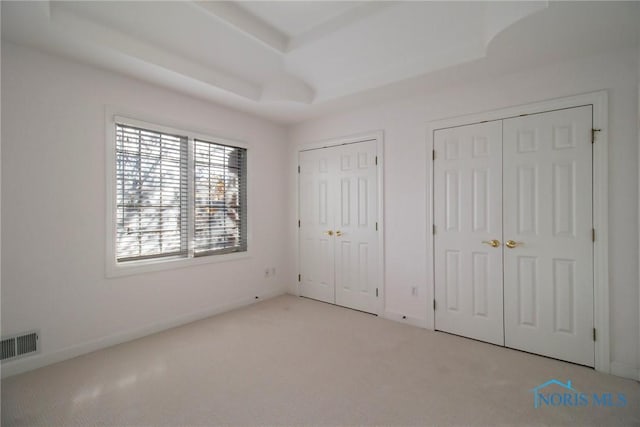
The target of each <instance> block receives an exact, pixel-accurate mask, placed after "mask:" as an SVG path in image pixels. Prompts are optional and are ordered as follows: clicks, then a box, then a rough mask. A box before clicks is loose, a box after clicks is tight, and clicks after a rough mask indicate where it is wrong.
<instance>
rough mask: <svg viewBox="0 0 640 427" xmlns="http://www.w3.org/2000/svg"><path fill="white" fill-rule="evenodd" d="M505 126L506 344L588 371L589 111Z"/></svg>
mask: <svg viewBox="0 0 640 427" xmlns="http://www.w3.org/2000/svg"><path fill="white" fill-rule="evenodd" d="M503 123H504V141H503V159H504V162H503V164H504V168H503V176H504V239H505V241H507V243H508V241H513V242H516V243H517V246H515V247H514V248H510V247H509V246H508V245H507V246H505V247H504V304H505V309H504V314H505V343H506V346H507V347H512V348H516V349H520V350H525V351H529V352H534V353H538V354H543V355H546V356H550V357H555V358H558V359H562V360H567V361H571V362H574V363H579V364H583V365H588V366H594V342H593V327H594V321H593V310H594V305H593V295H594V290H593V241H592V227H593V221H592V135H591V129H592V107H591V106H590V105H589V106H584V107H577V108H571V109H564V110H559V111H552V112H547V113H540V114H532V115H528V116H524V117H516V118H511V119H506V120H504V122H503Z"/></svg>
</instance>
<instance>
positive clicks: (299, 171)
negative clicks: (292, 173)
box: [298, 165, 300, 173]
mask: <svg viewBox="0 0 640 427" xmlns="http://www.w3.org/2000/svg"><path fill="white" fill-rule="evenodd" d="M298 173H300V165H298Z"/></svg>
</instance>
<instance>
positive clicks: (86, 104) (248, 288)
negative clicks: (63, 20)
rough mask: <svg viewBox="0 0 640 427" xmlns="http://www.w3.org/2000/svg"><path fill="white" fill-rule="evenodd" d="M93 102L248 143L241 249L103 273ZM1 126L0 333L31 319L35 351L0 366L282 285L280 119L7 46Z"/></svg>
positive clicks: (132, 333) (285, 272) (283, 148)
mask: <svg viewBox="0 0 640 427" xmlns="http://www.w3.org/2000/svg"><path fill="white" fill-rule="evenodd" d="M105 105H113V106H116V107H121V108H125V109H126V110H127V111H140V112H142V113H144V114H145V115H146V117H157V118H158V121H161V124H166V125H173V126H179V127H182V128H186V129H192V130H195V131H200V132H203V133H208V134H213V135H221V136H226V137H230V138H234V139H239V140H242V141H245V142H247V143H248V144H249V150H250V151H249V156H250V157H249V161H250V162H251V171H250V176H249V179H250V181H249V186H250V188H251V190H250V191H251V192H250V194H252V197H251V198H250V199H249V208H250V215H251V224H250V226H251V230H252V237H253V244H252V247H251V250H252V257H251V258H250V259H244V260H239V261H233V262H221V263H214V264H207V265H201V266H195V267H187V268H181V269H176V270H170V271H164V272H157V273H149V274H140V275H135V276H128V277H120V278H114V279H106V278H105V233H106V231H105V204H106V195H105V154H104V153H105ZM146 117H145V118H146ZM2 125H3V126H2V142H3V147H2V148H3V156H2V162H3V163H2V266H3V269H2V334H3V335H7V334H12V333H18V332H22V331H28V330H31V329H39V330H40V332H41V333H40V344H41V349H42V353H41V354H40V355H37V356H33V357H29V358H25V359H22V360H16V361H10V362H8V363H5V364H3V367H2V368H3V374H11V373H15V372H18V371H21V370H24V369H28V368H32V367H34V366H39V365H41V364H44V363H49V362H52V361H56V360H60V359H64V358H66V357H69V356H74V355H76V354H80V353H82V352H85V351H88V350H92V349H95V348H99V347H101V346H105V345H109V344H113V343H115V342H118V341H121V340H125V339H130V338H133V337H136V336H139V335H140V334H144V333H148V332H150V331H153V330H158V329H162V328H164V327H167V326H170V325H173V324H176V323H179V322H184V321H188V320H192V319H194V318H197V317H201V316H204V315H206V314H208V313H213V312H216V311H217V310H221V309H225V308H228V307H231V306H234V305H239V304H244V303H248V302H252V301H253V300H254V296H255V295H259V296H264V297H267V296H270V295H275V294H278V293H284V291H285V287H286V286H285V279H284V278H287V277H291V275H292V274H293V273H292V269H290V267H289V263H288V262H287V259H286V257H285V255H287V251H286V249H285V247H284V246H283V245H282V243H281V242H282V236H283V235H286V233H287V227H286V216H285V215H283V214H282V208H281V207H282V206H286V204H287V203H288V193H287V190H288V188H287V184H288V181H287V179H288V177H287V176H286V175H285V173H284V172H283V171H284V170H286V168H287V163H286V162H287V159H286V153H287V145H286V131H285V129H284V128H283V127H281V126H278V125H275V124H272V123H269V122H267V121H265V120H263V119H259V118H256V117H253V116H249V115H247V114H244V113H239V112H235V111H231V110H229V109H226V108H222V107H217V106H214V105H212V104H210V103H206V102H201V101H198V100H195V99H193V98H190V97H187V96H183V95H179V94H177V93H174V92H171V91H168V90H165V89H162V88H159V87H155V86H151V85H148V84H145V83H142V82H140V81H137V80H133V79H130V78H127V77H124V76H121V75H118V74H113V73H110V72H106V71H102V70H99V69H97V68H92V67H90V66H86V65H80V64H78V63H75V62H71V61H67V60H65V59H61V58H58V57H53V56H49V55H47V54H43V53H40V52H37V51H35V50H31V49H29V48H24V47H19V46H17V45H13V44H3V45H2ZM265 267H275V268H276V269H277V274H276V277H275V278H270V279H265V278H264V268H265Z"/></svg>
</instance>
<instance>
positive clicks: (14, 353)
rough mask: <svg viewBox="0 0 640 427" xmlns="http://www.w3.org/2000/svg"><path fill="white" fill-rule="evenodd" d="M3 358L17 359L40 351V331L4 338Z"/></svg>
mask: <svg viewBox="0 0 640 427" xmlns="http://www.w3.org/2000/svg"><path fill="white" fill-rule="evenodd" d="M1 347H2V358H1V359H0V360H10V359H17V358H18V357H23V356H28V355H29V354H32V353H36V352H37V351H38V333H37V332H29V333H27V334H23V335H16V336H13V337H8V338H3V339H2V345H1Z"/></svg>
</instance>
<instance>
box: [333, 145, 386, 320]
mask: <svg viewBox="0 0 640 427" xmlns="http://www.w3.org/2000/svg"><path fill="white" fill-rule="evenodd" d="M338 151H339V157H338V158H337V160H338V167H337V169H338V171H337V174H336V184H337V191H336V193H337V194H336V196H337V197H336V203H335V206H336V210H335V212H334V215H335V222H334V223H335V227H336V229H335V234H334V236H335V254H336V263H335V274H336V276H335V277H336V304H338V305H342V306H345V307H350V308H355V309H357V310H362V311H366V312H369V313H376V312H377V311H378V310H377V306H378V296H377V295H376V293H377V289H378V274H377V271H378V231H377V230H376V228H377V226H376V224H377V221H378V215H377V207H378V174H377V166H376V141H368V142H361V143H357V144H348V145H343V146H340V147H339V150H338Z"/></svg>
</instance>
